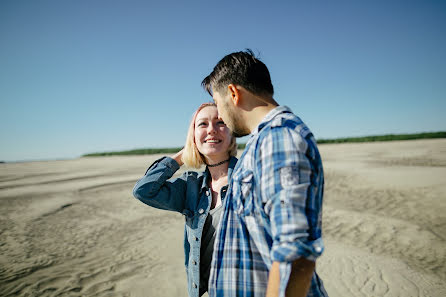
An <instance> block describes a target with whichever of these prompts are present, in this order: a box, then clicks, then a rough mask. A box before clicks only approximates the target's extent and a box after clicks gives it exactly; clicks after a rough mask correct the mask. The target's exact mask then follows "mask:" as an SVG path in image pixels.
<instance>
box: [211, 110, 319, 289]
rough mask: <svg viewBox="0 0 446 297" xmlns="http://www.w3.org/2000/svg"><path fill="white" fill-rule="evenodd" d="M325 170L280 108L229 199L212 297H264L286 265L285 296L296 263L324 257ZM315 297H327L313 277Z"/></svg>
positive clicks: (297, 123) (248, 152) (258, 133)
mask: <svg viewBox="0 0 446 297" xmlns="http://www.w3.org/2000/svg"><path fill="white" fill-rule="evenodd" d="M322 195H323V170H322V162H321V159H320V155H319V152H318V150H317V147H316V144H315V142H314V138H313V136H312V134H311V132H310V131H309V130H308V128H307V127H306V126H305V124H304V123H302V121H301V120H300V119H299V118H298V117H296V116H295V115H294V114H293V113H292V112H291V111H290V110H289V109H288V108H286V107H277V108H275V109H273V110H272V111H270V112H269V113H268V114H267V116H266V117H265V118H264V119H263V120H262V122H261V123H260V125H259V126H258V127H257V130H255V131H253V132H252V133H251V138H250V139H249V141H248V143H247V146H246V149H245V151H244V153H243V155H242V157H241V158H240V160H239V163H238V164H237V166H236V168H235V169H234V173H233V175H232V179H231V181H230V187H229V190H228V193H227V198H226V201H225V211H224V213H223V216H222V218H221V225H220V229H219V231H218V234H217V238H216V245H215V250H214V255H213V262H212V270H211V276H210V283H209V288H210V296H239V295H243V296H265V293H266V288H267V285H268V273H269V270H270V268H271V265H272V263H273V262H274V261H276V262H280V278H281V281H280V292H281V294H280V295H281V296H283V294H284V292H285V289H286V286H287V284H288V279H289V275H290V271H291V263H292V262H293V261H294V260H296V259H298V258H300V257H304V258H307V259H309V260H313V261H314V260H316V258H317V257H318V256H320V255H321V253H322V251H323V243H322V239H321V212H322ZM308 295H309V296H327V294H326V293H325V289H324V287H323V285H322V282H321V280H320V279H319V277H318V276H317V274H316V273H314V274H313V278H312V281H311V286H310V291H309V294H308Z"/></svg>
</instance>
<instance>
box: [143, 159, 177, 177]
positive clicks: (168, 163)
mask: <svg viewBox="0 0 446 297" xmlns="http://www.w3.org/2000/svg"><path fill="white" fill-rule="evenodd" d="M160 164H161V165H164V166H166V167H167V168H169V169H171V170H172V175H173V173H175V172H176V171H177V170H178V169H180V165H178V163H177V161H175V160H174V159H172V158H171V157H162V158H159V159H158V160H156V161H155V162H153V163H152V165H150V167H149V168H148V169H147V170H146V173H145V174H147V172H149V170H151V169H153V168H155V167H157V166H158V165H160Z"/></svg>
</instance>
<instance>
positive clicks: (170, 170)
mask: <svg viewBox="0 0 446 297" xmlns="http://www.w3.org/2000/svg"><path fill="white" fill-rule="evenodd" d="M179 168H180V166H179V165H178V163H177V162H176V161H175V160H173V159H172V158H170V157H164V158H161V159H159V160H157V161H155V162H154V163H153V164H152V165H151V166H150V167H149V169H147V171H146V174H145V175H144V176H143V177H142V178H141V179H140V180H139V181H138V182H137V183H136V185H135V186H134V188H133V196H135V198H137V199H139V200H140V201H141V202H143V203H145V204H147V205H149V206H152V207H155V208H159V209H165V210H172V211H178V212H182V211H183V209H184V201H185V198H186V190H187V182H186V180H185V175H183V176H181V177H180V178H177V179H174V180H171V181H170V180H169V179H170V178H171V177H172V176H173V175H174V173H175V172H176V171H177V170H178V169H179Z"/></svg>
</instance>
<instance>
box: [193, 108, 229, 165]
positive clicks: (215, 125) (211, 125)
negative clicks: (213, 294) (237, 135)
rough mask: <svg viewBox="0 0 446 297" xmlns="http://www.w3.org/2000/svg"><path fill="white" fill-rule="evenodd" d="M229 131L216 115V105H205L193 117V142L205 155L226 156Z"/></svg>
mask: <svg viewBox="0 0 446 297" xmlns="http://www.w3.org/2000/svg"><path fill="white" fill-rule="evenodd" d="M231 137H232V136H231V132H230V130H229V128H228V127H226V125H225V123H224V122H223V120H222V119H220V118H219V117H218V111H217V107H215V106H207V107H205V108H203V109H202V110H200V112H199V113H198V114H197V117H196V118H195V144H196V146H197V149H198V151H199V152H200V153H201V154H203V155H204V156H206V157H212V156H213V157H217V156H219V155H223V156H224V157H227V156H228V150H229V146H230V145H231Z"/></svg>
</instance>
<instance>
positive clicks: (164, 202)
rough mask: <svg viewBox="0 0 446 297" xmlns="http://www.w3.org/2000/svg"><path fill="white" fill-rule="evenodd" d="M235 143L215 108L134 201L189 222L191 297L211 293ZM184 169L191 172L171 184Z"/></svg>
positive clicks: (196, 120)
mask: <svg viewBox="0 0 446 297" xmlns="http://www.w3.org/2000/svg"><path fill="white" fill-rule="evenodd" d="M236 153H237V147H236V142H235V137H234V136H232V133H231V131H230V130H229V129H228V127H226V125H225V123H224V122H223V121H222V120H221V119H220V118H219V117H218V112H217V106H216V105H215V104H214V103H205V104H202V105H201V106H200V107H199V108H198V110H197V111H196V112H195V113H194V116H193V118H192V121H191V123H190V126H189V131H188V133H187V139H186V145H185V147H184V149H183V150H181V151H180V152H178V153H176V154H175V155H173V156H172V157H164V158H161V159H159V160H157V161H155V162H154V163H153V164H152V165H151V166H150V167H149V169H148V170H147V172H146V174H145V176H144V177H143V178H142V179H141V180H139V181H138V182H137V183H136V185H135V187H134V189H133V195H134V196H135V197H136V198H138V199H139V200H141V201H142V202H144V203H145V204H147V205H150V206H152V207H156V208H160V209H165V210H172V211H178V212H180V213H182V214H184V216H185V217H186V225H185V235H184V253H185V265H186V272H187V282H188V292H189V296H193V297H197V296H201V295H202V294H203V293H204V292H206V291H207V290H208V280H209V272H210V266H211V259H212V251H213V246H214V239H215V232H216V228H217V226H218V222H219V220H220V216H221V213H222V200H223V199H224V197H225V194H226V190H227V187H228V186H227V185H228V176H230V175H231V173H232V170H233V169H234V166H235V164H236V162H237V159H236V158H235V157H234V156H235V155H236ZM183 163H184V164H185V165H186V166H188V167H194V168H200V166H201V165H203V164H206V169H205V170H204V171H203V172H195V171H188V172H185V173H184V174H183V175H181V177H179V178H177V179H174V180H168V179H169V178H171V177H172V175H173V174H174V173H175V172H176V171H177V170H178V169H179V168H180V166H181V165H183Z"/></svg>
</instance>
